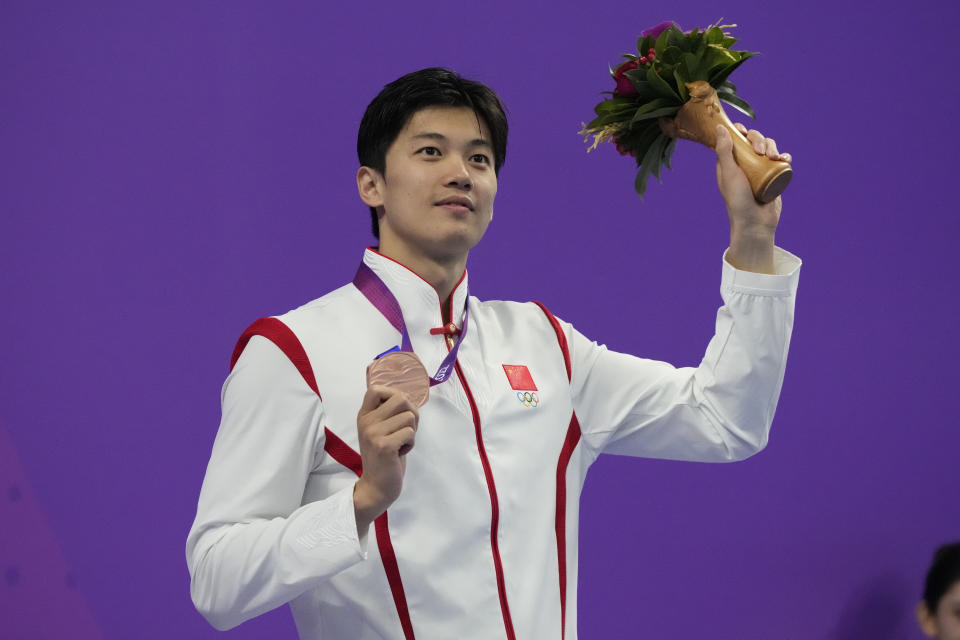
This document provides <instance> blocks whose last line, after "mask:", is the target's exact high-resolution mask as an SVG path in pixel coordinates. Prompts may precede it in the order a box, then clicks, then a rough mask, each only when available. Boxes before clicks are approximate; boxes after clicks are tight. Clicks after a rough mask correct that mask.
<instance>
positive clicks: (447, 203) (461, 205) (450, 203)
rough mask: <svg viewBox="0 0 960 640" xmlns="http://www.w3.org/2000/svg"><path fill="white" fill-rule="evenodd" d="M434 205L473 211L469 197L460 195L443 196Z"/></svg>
mask: <svg viewBox="0 0 960 640" xmlns="http://www.w3.org/2000/svg"><path fill="white" fill-rule="evenodd" d="M436 206H438V207H446V208H448V209H452V210H455V211H463V210H466V211H473V202H471V201H470V198H464V197H462V196H454V197H451V198H444V199H443V200H441V201H440V202H437V203H436Z"/></svg>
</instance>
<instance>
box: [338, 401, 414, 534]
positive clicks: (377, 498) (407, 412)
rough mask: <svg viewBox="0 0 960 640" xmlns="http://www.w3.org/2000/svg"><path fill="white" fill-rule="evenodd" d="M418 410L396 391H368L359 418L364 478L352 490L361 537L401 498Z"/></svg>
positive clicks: (358, 427) (358, 429) (358, 430)
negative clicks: (407, 456)
mask: <svg viewBox="0 0 960 640" xmlns="http://www.w3.org/2000/svg"><path fill="white" fill-rule="evenodd" d="M419 417H420V416H419V414H418V413H417V409H416V407H414V406H413V405H411V404H410V402H409V400H407V397H406V396H405V395H404V394H403V393H402V392H400V391H397V390H396V389H390V388H389V387H382V386H373V387H370V388H369V389H367V393H366V394H365V395H364V396H363V403H362V404H361V406H360V413H358V414H357V433H358V435H359V439H360V458H361V460H362V461H363V475H362V476H361V477H360V479H359V480H358V481H357V484H356V485H354V488H353V508H354V514H355V515H356V518H357V531H358V532H359V534H360V535H361V536H362V535H363V533H364V532H365V531H366V530H367V528H368V527H369V526H370V523H371V522H373V521H374V520H375V519H376V518H377V516H379V515H380V514H381V513H383V512H384V511H386V510H387V507H389V506H390V505H391V504H393V501H394V500H396V499H397V498H398V497H399V496H400V490H401V489H402V487H403V474H404V471H406V468H407V460H406V457H405V456H404V455H401V454H400V450H401V448H402V449H403V450H404V453H406V452H407V451H409V449H410V448H412V447H413V443H414V438H415V435H416V432H417V420H418V419H419Z"/></svg>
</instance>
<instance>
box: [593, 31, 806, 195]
mask: <svg viewBox="0 0 960 640" xmlns="http://www.w3.org/2000/svg"><path fill="white" fill-rule="evenodd" d="M733 27H736V25H721V24H719V22H718V23H717V24H714V25H712V26H710V27H707V28H706V29H704V30H700V29H693V30H692V31H683V30H681V29H680V27H679V26H677V25H676V24H675V23H673V22H663V23H661V24H658V25H657V26H655V27H652V28H650V29H647V30H646V31H644V32H642V33H641V35H640V37H639V38H638V40H637V55H633V54H624V56H623V57H624V58H626V61H625V62H623V63H622V64H620V65H619V66H618V67H617V68H616V69H611V70H610V75H611V76H613V80H614V81H615V82H616V88H615V89H614V90H613V91H612V92H606V93H609V94H611V95H610V97H609V98H607V99H605V100H603V101H601V102H600V103H599V104H597V106H596V107H595V108H594V111H595V112H596V114H597V117H596V118H594V119H593V120H592V121H591V122H590V123H589V124H587V125H584V127H583V129H582V130H581V131H580V133H581V134H582V135H583V136H584V137H586V138H589V137H591V136H592V137H593V143H592V144H591V145H590V146H589V147H588V148H587V151H592V150H593V149H595V148H596V147H597V145H598V144H599V143H601V142H613V143H614V144H615V145H616V147H617V150H618V151H619V152H620V153H621V154H624V155H630V156H633V157H634V158H635V159H636V161H637V166H638V167H639V170H638V171H637V177H636V180H635V182H634V186H635V188H636V191H637V193H638V194H639V195H640V196H643V194H644V192H645V191H646V188H647V180H648V178H649V177H650V175H651V174H653V175H654V176H655V177H656V178H657V180H660V168H661V167H662V166H664V165H666V167H667V168H668V169H669V168H670V156H671V155H672V154H673V150H674V148H675V146H676V143H677V139H678V138H686V139H689V140H694V141H696V142H700V143H701V144H704V145H706V146H708V147H710V148H711V149H712V148H713V147H714V146H715V145H716V125H718V124H722V125H724V126H726V127H727V128H728V129H729V130H730V135H731V137H732V138H733V141H734V158H735V159H736V160H737V163H738V164H739V165H740V167H741V168H742V169H743V170H744V173H746V174H747V179H748V180H749V182H750V185H751V187H752V188H753V193H754V196H755V197H756V198H757V200H759V201H760V202H769V201H771V200H773V199H774V198H776V197H777V196H778V195H780V193H782V192H783V190H784V189H785V188H786V186H787V183H789V182H790V178H791V177H792V175H793V172H792V169H791V168H790V165H789V164H788V163H786V162H781V161H775V160H769V159H767V158H766V157H764V156H760V155H758V154H756V153H755V152H754V151H753V148H752V146H751V145H750V143H749V142H747V140H746V139H745V138H744V137H743V136H742V135H741V134H740V132H739V131H737V130H736V129H735V128H734V127H733V125H732V123H731V122H730V120H729V118H727V115H726V113H724V111H723V108H722V107H721V106H720V101H723V102H725V103H727V104H728V105H730V106H731V107H733V108H735V109H737V110H738V111H741V112H743V113H744V114H746V115H748V116H749V117H751V118H754V117H755V114H754V112H753V109H752V108H751V107H750V105H749V104H748V103H747V101H746V100H744V99H743V98H741V97H740V96H738V95H737V87H736V86H735V85H734V84H733V83H732V82H730V80H729V77H730V74H732V73H733V72H734V71H736V69H737V68H738V67H739V66H740V65H741V64H743V63H744V62H745V61H746V60H747V59H749V58H750V57H751V56H754V55H756V53H755V52H753V51H737V50H734V49H731V47H732V46H733V45H734V44H735V43H736V42H737V39H736V38H734V37H733V36H731V35H730V33H728V31H727V30H728V29H731V28H733Z"/></svg>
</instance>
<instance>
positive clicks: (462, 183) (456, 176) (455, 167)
mask: <svg viewBox="0 0 960 640" xmlns="http://www.w3.org/2000/svg"><path fill="white" fill-rule="evenodd" d="M447 186H448V187H457V188H459V189H463V190H464V191H469V190H470V189H471V188H472V187H473V181H472V180H471V179H470V170H469V169H468V168H467V164H466V163H465V162H464V161H463V160H461V159H454V160H453V164H452V166H451V168H450V175H449V176H448V178H447Z"/></svg>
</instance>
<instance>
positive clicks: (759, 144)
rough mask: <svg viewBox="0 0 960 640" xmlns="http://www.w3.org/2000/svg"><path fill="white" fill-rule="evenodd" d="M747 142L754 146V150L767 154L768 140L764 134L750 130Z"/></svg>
mask: <svg viewBox="0 0 960 640" xmlns="http://www.w3.org/2000/svg"><path fill="white" fill-rule="evenodd" d="M747 140H748V141H749V142H750V144H751V145H753V150H754V151H756V152H757V153H759V154H760V155H763V154H765V153H766V151H767V149H766V140H767V139H766V138H765V137H763V134H762V133H760V132H759V131H757V130H756V129H750V130H749V131H747Z"/></svg>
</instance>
